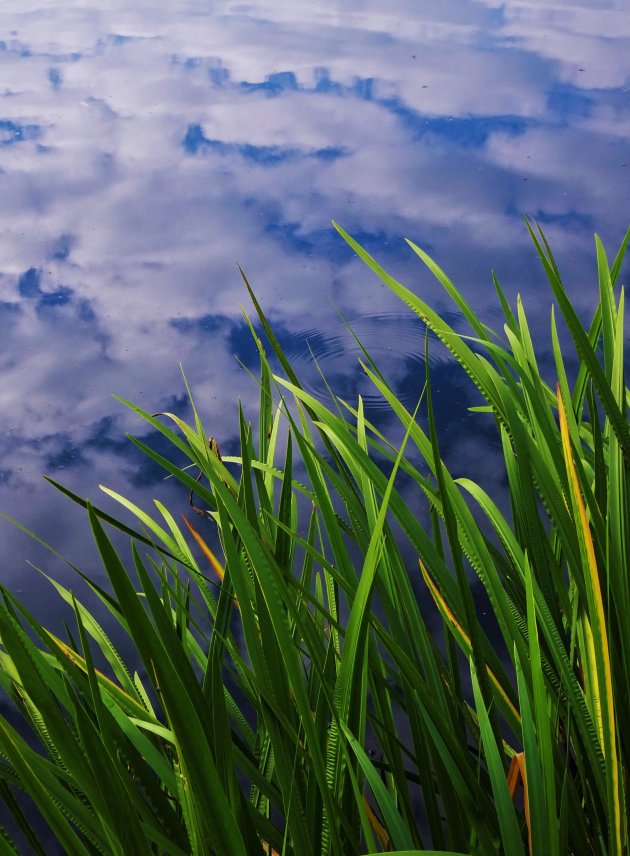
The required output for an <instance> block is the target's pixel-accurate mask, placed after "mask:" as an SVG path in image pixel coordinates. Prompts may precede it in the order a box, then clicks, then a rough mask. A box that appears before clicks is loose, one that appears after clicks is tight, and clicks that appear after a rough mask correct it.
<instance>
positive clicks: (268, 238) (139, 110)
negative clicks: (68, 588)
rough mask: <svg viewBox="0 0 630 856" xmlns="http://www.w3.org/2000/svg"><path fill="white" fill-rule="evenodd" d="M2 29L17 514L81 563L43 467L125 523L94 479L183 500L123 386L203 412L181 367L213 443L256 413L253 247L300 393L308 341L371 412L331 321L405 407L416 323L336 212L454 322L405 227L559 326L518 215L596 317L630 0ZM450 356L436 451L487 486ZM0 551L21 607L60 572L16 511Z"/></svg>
mask: <svg viewBox="0 0 630 856" xmlns="http://www.w3.org/2000/svg"><path fill="white" fill-rule="evenodd" d="M0 22H1V28H0V32H1V33H2V34H4V35H3V40H2V41H1V42H0V64H1V67H2V77H1V81H2V83H1V86H0V93H1V96H2V98H1V107H0V152H1V161H0V182H1V193H0V205H1V206H2V208H3V220H2V224H3V225H2V232H1V237H0V241H1V251H0V323H1V325H2V347H1V349H0V360H1V372H0V399H1V401H2V408H1V411H0V412H1V416H0V419H1V428H0V511H2V512H4V513H5V514H8V515H10V516H12V517H15V518H17V519H18V520H19V521H21V522H22V523H23V524H24V525H26V526H27V527H29V528H30V529H32V530H34V531H36V532H37V533H38V534H39V535H41V536H42V537H43V538H45V539H47V540H49V541H51V542H52V543H53V544H54V546H55V547H56V548H57V549H59V550H60V551H61V552H62V553H64V554H66V555H68V557H69V558H71V559H72V560H73V561H75V562H78V563H83V566H84V567H85V568H86V570H93V571H96V572H97V573H100V572H98V570H97V565H96V563H95V559H94V556H93V553H92V552H91V551H90V550H89V549H88V545H87V540H86V539H87V535H86V534H85V532H84V530H85V528H86V527H85V526H84V524H83V518H82V513H81V512H78V511H77V510H75V509H74V508H72V507H71V506H70V505H69V504H68V503H67V502H65V501H63V500H61V499H60V498H58V495H57V494H56V492H55V491H54V490H53V489H52V488H51V487H50V486H49V485H47V484H46V483H45V482H44V481H43V480H42V476H43V475H44V474H48V475H51V476H52V477H54V478H55V479H58V480H59V481H61V482H62V483H64V484H65V485H67V486H68V487H70V488H71V489H72V490H74V491H76V492H77V493H80V494H81V495H87V496H90V497H92V498H93V499H94V500H95V501H97V502H98V503H99V504H100V505H102V506H103V507H106V508H108V509H110V510H111V509H112V508H113V507H114V506H113V504H112V503H109V504H108V502H107V501H106V499H105V498H100V499H99V491H98V488H97V485H98V484H99V483H104V484H106V485H109V486H110V487H112V488H114V489H116V490H118V491H120V492H121V493H123V494H126V495H129V496H131V497H132V498H133V499H134V500H135V501H136V502H138V503H139V504H141V505H143V507H148V506H149V504H150V502H151V500H152V498H153V497H155V496H159V497H160V498H162V499H163V500H165V501H166V502H167V503H168V502H169V500H172V501H173V502H175V503H176V502H181V491H179V492H178V491H176V489H175V486H174V485H173V484H172V482H164V481H163V480H162V475H161V473H157V472H156V471H155V470H154V469H153V468H151V467H148V466H147V465H146V463H145V462H144V461H142V460H141V459H140V458H139V457H138V455H137V454H136V452H135V451H134V450H133V448H132V447H131V445H130V444H129V443H128V442H127V441H126V440H125V437H124V435H125V432H126V431H132V432H133V431H136V432H141V433H142V432H145V433H146V429H144V428H143V427H142V425H140V424H139V423H138V421H137V419H136V418H135V417H134V416H133V414H130V413H129V412H127V411H125V409H124V408H123V407H122V406H121V405H120V404H119V403H118V402H117V401H115V400H114V399H113V398H112V397H111V395H112V393H116V394H118V395H120V396H123V397H125V398H128V399H130V400H132V401H134V402H136V403H138V404H139V405H141V406H143V407H146V408H147V409H148V410H149V411H158V410H174V411H176V412H180V413H182V414H184V415H186V409H185V406H186V405H185V396H184V394H183V393H184V385H183V381H182V377H181V374H180V368H179V365H180V363H181V365H182V366H183V367H184V369H185V372H186V376H187V378H188V380H189V382H190V385H191V387H192V389H193V392H194V395H195V398H196V401H197V403H198V406H199V410H200V412H201V413H202V416H203V418H204V420H205V422H206V425H207V428H208V431H209V433H212V434H213V435H214V436H215V437H217V438H218V439H219V440H220V442H221V447H222V448H223V449H225V448H227V449H229V448H230V444H231V442H232V439H233V437H234V432H235V428H236V425H237V423H236V415H237V398H238V397H240V398H241V399H242V401H243V406H244V408H245V411H246V413H248V414H249V415H251V416H252V418H253V416H254V413H255V410H254V408H255V402H256V399H257V388H256V385H255V383H254V382H253V381H252V380H251V379H250V377H249V376H248V374H247V372H246V371H245V370H244V368H243V365H242V364H244V365H245V367H251V368H254V364H255V351H254V349H253V347H252V344H251V341H250V337H249V333H248V330H247V325H246V323H245V321H244V319H243V316H242V314H241V309H240V305H241V304H243V305H244V306H245V307H246V309H247V308H248V302H247V299H246V298H247V295H246V292H245V289H244V286H243V283H242V280H241V277H240V274H239V271H238V268H237V264H240V265H241V266H242V267H243V269H244V270H245V272H246V273H247V275H248V277H249V279H250V281H251V283H252V285H253V287H254V290H255V292H256V294H257V296H258V298H259V300H260V302H261V303H262V305H263V306H264V308H265V310H266V311H267V313H268V315H269V317H270V318H271V319H272V321H273V322H274V324H275V326H276V329H277V331H278V333H279V335H280V338H281V340H282V342H283V344H284V345H285V346H286V348H287V351H288V353H289V354H290V355H291V357H292V358H293V359H294V361H295V364H296V366H297V367H298V368H299V369H300V371H301V372H302V374H303V376H304V377H305V382H306V384H307V386H309V385H310V386H311V387H312V388H313V389H315V390H320V389H321V385H318V383H319V382H318V379H317V374H316V371H315V369H314V368H313V365H312V362H311V352H313V353H314V354H315V356H316V357H317V359H318V361H319V364H320V365H321V367H322V369H323V370H324V372H325V373H326V374H327V376H328V377H329V378H330V379H331V383H332V385H333V388H334V389H335V390H336V391H337V392H340V393H343V394H344V395H345V396H347V397H352V396H354V395H356V392H357V391H361V392H363V393H364V394H365V395H366V397H367V399H368V403H369V404H370V406H371V407H372V409H373V412H375V413H376V412H378V409H379V405H378V402H377V401H376V400H375V399H374V397H373V396H372V393H371V391H370V390H369V388H368V386H367V384H366V383H365V381H364V380H362V378H361V376H360V372H359V371H358V368H357V358H358V356H359V351H358V348H357V346H356V344H355V342H354V340H353V338H352V335H351V334H350V332H349V331H348V330H347V329H346V328H345V327H344V325H343V323H342V322H341V321H340V319H339V315H338V312H340V313H341V314H342V315H343V316H344V318H346V319H347V320H348V321H349V322H350V323H351V324H352V325H353V326H354V328H355V329H356V332H357V334H358V335H359V337H360V338H361V339H362V340H363V341H364V343H365V344H366V346H367V347H368V348H369V349H370V350H371V351H372V353H373V355H374V356H375V357H376V358H377V360H378V361H379V363H380V365H381V367H382V368H383V370H384V372H385V373H386V374H388V376H389V377H391V378H393V380H394V382H395V384H396V386H397V388H398V390H399V391H400V392H401V394H403V396H408V400H409V401H412V400H414V399H415V398H416V396H417V394H418V392H419V390H420V387H421V385H422V382H423V377H424V374H423V372H424V369H423V357H422V353H423V337H422V331H421V329H420V327H419V325H418V323H417V321H416V320H415V319H414V318H413V316H410V315H409V314H408V312H407V311H406V309H405V307H404V306H402V305H400V304H398V303H397V302H396V301H395V300H394V299H393V298H392V297H391V296H390V295H388V293H387V292H386V290H385V289H384V288H383V287H382V286H380V285H379V283H378V282H377V281H376V280H375V278H374V277H373V276H372V275H371V274H369V272H368V271H367V270H366V269H365V268H364V267H363V266H362V264H361V263H360V262H359V261H358V260H357V259H356V258H355V257H354V256H353V254H352V253H351V252H350V251H349V249H348V248H347V247H346V245H345V244H344V243H343V241H342V240H341V239H340V238H339V236H338V235H337V234H336V233H335V232H334V230H333V228H332V226H331V220H332V219H334V220H336V221H337V222H339V223H340V224H341V225H343V227H344V228H345V229H347V230H348V231H349V232H350V233H352V234H353V235H354V236H355V237H356V238H357V239H358V240H359V241H361V242H362V243H363V244H364V245H365V246H366V247H367V248H368V249H369V250H370V251H371V252H372V253H373V254H375V255H376V256H377V258H378V259H379V260H380V261H381V263H382V264H383V265H384V266H385V267H386V268H387V269H388V270H390V272H392V273H393V274H394V275H396V276H397V277H398V278H399V279H401V280H402V281H403V282H405V283H406V284H407V285H408V286H410V287H411V288H414V289H416V290H418V291H419V292H420V293H422V294H423V296H424V297H425V299H428V300H429V301H430V302H432V303H433V304H434V305H435V306H436V308H438V309H441V310H444V309H447V308H448V304H447V303H446V301H445V300H444V298H443V297H442V295H441V293H440V290H439V288H438V287H437V285H436V283H435V281H434V280H433V278H432V276H431V275H430V273H429V272H428V271H427V270H426V269H425V268H424V267H423V266H422V264H421V263H420V262H419V260H418V259H417V258H416V257H415V256H414V255H413V253H412V252H411V251H410V250H409V248H408V247H407V245H406V244H405V243H404V241H403V238H404V237H409V238H411V239H412V240H414V241H415V242H416V243H417V244H419V245H420V246H421V247H423V248H424V249H426V250H427V251H428V252H429V253H430V254H431V255H432V256H433V258H435V260H436V261H437V262H438V263H439V264H440V265H441V266H442V267H443V268H445V270H446V271H447V272H448V273H449V275H450V276H451V278H452V279H453V280H454V281H455V282H456V283H457V284H458V285H459V286H460V287H461V288H462V290H463V291H464V293H465V295H466V296H467V298H468V299H469V301H471V302H472V303H473V304H474V306H475V307H476V308H477V309H478V310H479V312H480V313H481V314H482V316H483V317H484V318H485V319H486V320H487V321H488V323H490V324H492V323H493V320H497V319H498V313H497V311H496V298H495V292H494V289H493V287H492V281H491V276H490V271H491V269H492V268H494V269H495V270H496V272H497V274H498V275H499V277H500V279H501V282H502V284H503V285H504V287H505V289H506V291H507V292H508V294H509V295H510V297H511V299H514V298H515V296H516V294H517V293H521V294H522V296H523V299H524V302H525V305H526V307H527V308H528V312H529V317H530V323H531V325H532V327H533V329H534V331H537V333H538V335H540V337H541V338H542V340H543V341H545V340H546V337H547V335H548V328H549V320H548V319H549V304H550V296H549V293H548V291H547V289H546V286H545V284H544V281H543V276H542V271H541V269H540V266H539V263H538V262H537V260H536V257H535V253H534V250H533V247H532V245H531V242H530V239H529V237H528V235H527V232H526V229H525V226H524V224H523V221H522V214H528V215H531V216H532V217H534V218H536V219H537V220H538V222H539V223H540V224H541V225H542V226H543V228H544V229H545V232H546V234H547V236H548V238H549V240H550V243H551V245H552V247H553V249H554V252H555V253H556V256H557V258H558V260H559V263H560V265H561V268H562V270H563V272H564V274H565V279H566V282H567V285H568V289H569V293H570V295H571V297H572V299H573V301H574V303H575V305H576V307H577V308H578V310H579V311H580V312H585V313H586V312H588V309H589V307H591V306H592V305H593V303H594V300H595V296H596V271H595V265H594V245H593V237H592V236H593V232H594V231H595V230H597V231H598V233H599V234H600V235H601V236H602V238H603V240H604V242H605V244H606V246H607V247H608V249H609V252H610V253H611V254H612V253H613V252H614V251H615V250H616V247H617V245H618V244H619V242H620V240H621V238H622V236H623V233H624V231H625V228H626V227H627V225H628V222H629V221H630V211H629V208H628V198H629V195H630V194H629V191H630V70H629V67H628V56H630V16H628V14H627V9H626V5H625V3H622V2H621V0H609V2H602V3H599V4H597V9H596V8H594V4H591V3H576V2H573V0H571V2H552V3H550V2H533V1H532V0H530V2H525V1H524V2H519V0H512V2H498V0H478V2H472V0H447V2H444V0H423V2H417V0H416V2H409V0H391V2H390V3H388V4H387V7H386V10H385V6H384V4H383V3H377V2H374V0H346V2H344V3H343V4H342V3H335V2H326V0H319V2H316V3H310V4H304V5H296V4H294V3H288V2H280V0H276V2H274V3H266V2H263V0H261V2H251V3H243V4H238V3H227V2H213V3H208V2H201V0H168V2H166V0H151V2H150V3H149V2H145V0H135V2H132V3H128V2H123V0H108V2H107V3H102V4H99V3H97V2H91V3H86V2H79V0H75V2H71V0H68V2H63V3H59V2H56V0H55V2H53V0H38V2H37V3H35V2H32V0H20V2H17V0H5V2H4V3H3V4H2V10H1V11H0ZM239 361H240V362H239ZM452 368H453V367H452V365H451V364H450V363H449V362H448V361H447V360H445V359H443V358H442V357H440V356H439V354H437V353H436V357H435V366H434V371H435V378H436V381H435V382H436V388H437V390H438V391H441V392H442V399H441V404H440V405H439V406H440V408H441V413H442V419H443V420H446V419H448V422H446V421H444V422H443V424H444V426H445V429H448V430H447V431H446V433H445V435H444V436H445V449H444V452H445V455H446V456H447V457H448V459H449V460H451V461H456V462H458V465H460V464H461V465H463V464H466V465H467V466H468V465H470V468H469V469H468V470H467V471H468V472H469V474H473V475H474V469H475V466H477V468H478V464H476V462H478V461H479V460H480V458H481V457H482V455H483V459H484V470H485V472H486V476H487V477H490V478H492V472H493V468H492V460H493V457H492V456H493V455H494V454H495V453H496V454H497V455H498V451H499V450H498V449H494V450H493V449H484V447H483V443H484V439H483V432H482V431H478V432H477V433H475V432H474V431H472V432H471V431H470V429H469V428H468V427H464V422H463V421H462V414H463V412H464V410H465V407H466V405H467V404H470V403H474V402H473V401H472V400H469V399H468V397H467V396H468V393H467V392H466V391H465V390H462V389H460V388H459V387H457V386H453V383H454V381H453V380H452V377H453V376H454V375H456V374H457V373H456V372H455V373H453V371H452ZM149 439H151V438H149ZM497 460H498V458H497ZM471 470H472V472H471ZM184 501H185V498H184ZM2 538H3V548H4V549H3V560H4V561H3V567H2V582H3V583H5V584H8V585H9V586H10V587H11V588H13V589H15V590H18V591H21V592H22V594H23V596H24V598H25V599H26V601H27V603H30V604H31V605H33V604H34V603H35V602H36V601H39V598H40V597H41V596H42V593H44V592H45V593H46V594H47V593H48V589H46V588H45V587H44V584H43V583H42V582H38V577H37V574H36V573H35V572H34V571H33V570H32V569H31V568H29V567H28V565H27V564H26V561H27V560H29V561H32V562H35V563H39V564H45V567H46V568H47V569H51V568H52V569H54V568H56V567H58V568H63V566H62V565H59V566H57V565H56V564H55V561H54V560H53V559H52V558H51V557H49V556H47V557H46V558H44V556H43V554H42V552H41V551H40V550H39V549H38V547H37V545H36V544H35V543H34V542H32V541H31V540H30V539H28V538H27V537H26V536H25V535H24V534H23V533H22V532H20V531H19V530H17V529H15V528H13V527H11V526H10V525H9V524H4V525H3V527H2ZM40 608H41V603H40Z"/></svg>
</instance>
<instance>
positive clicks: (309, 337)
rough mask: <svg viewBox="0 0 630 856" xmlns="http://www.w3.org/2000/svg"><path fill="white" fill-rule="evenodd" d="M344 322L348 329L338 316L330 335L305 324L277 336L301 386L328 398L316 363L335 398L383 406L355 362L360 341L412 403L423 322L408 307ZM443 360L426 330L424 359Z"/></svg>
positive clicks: (419, 383)
mask: <svg viewBox="0 0 630 856" xmlns="http://www.w3.org/2000/svg"><path fill="white" fill-rule="evenodd" d="M350 326H351V328H352V330H350V329H348V328H347V327H345V326H344V325H343V323H342V322H341V321H339V328H338V332H336V333H335V334H334V335H333V334H329V333H327V332H325V331H322V330H309V329H306V330H301V331H298V332H295V333H291V334H289V335H287V336H286V337H283V341H282V347H283V348H284V350H285V353H286V355H287V357H288V358H289V360H290V361H291V363H292V365H293V367H294V369H295V371H296V373H297V375H298V377H299V378H300V381H301V383H302V384H303V386H304V388H305V389H306V390H307V391H308V392H310V393H311V394H312V395H314V396H316V397H317V398H319V399H321V400H323V399H325V398H327V397H328V392H327V390H326V385H325V383H324V381H323V380H322V378H321V376H320V374H319V373H318V371H317V367H319V370H320V371H321V373H322V374H323V375H324V377H325V378H326V381H327V382H328V384H329V386H330V387H331V389H332V391H333V392H334V393H335V394H336V395H338V396H339V397H340V398H343V399H344V400H346V401H348V403H350V404H355V403H356V398H357V395H358V394H359V393H360V394H361V396H362V398H363V402H364V405H365V407H366V409H367V410H370V411H372V412H374V411H382V412H385V411H388V410H389V409H390V408H389V405H388V404H387V402H386V401H384V399H383V398H382V396H381V395H380V393H379V392H378V391H377V390H376V389H375V388H374V386H373V384H372V383H371V381H370V380H369V379H368V378H367V377H366V376H365V374H364V372H363V369H362V368H361V366H360V365H359V360H361V361H362V362H366V358H365V354H364V353H363V351H362V350H361V346H360V345H359V342H360V343H361V345H362V346H363V348H365V350H366V351H367V352H368V354H369V355H370V357H371V359H372V360H373V361H374V362H375V363H376V365H377V366H378V368H379V369H380V371H381V372H382V373H383V375H384V376H385V378H386V379H387V381H388V383H389V384H390V386H392V387H393V389H394V391H395V392H396V394H397V396H398V397H399V398H400V400H401V401H402V402H403V404H405V406H407V407H414V406H415V404H416V402H417V400H418V397H419V395H420V392H421V390H422V387H423V385H424V380H425V364H424V338H425V329H426V328H425V326H424V324H423V323H422V322H421V321H420V320H419V319H418V318H417V317H415V316H413V315H412V314H410V313H409V312H400V313H395V312H392V313H387V314H379V315H376V314H374V315H366V316H362V317H361V318H358V319H355V320H354V321H353V322H352V324H351V325H350ZM353 333H354V336H353ZM355 336H356V339H355ZM357 339H358V342H357ZM446 359H447V354H446V352H445V350H444V348H443V346H442V345H441V343H440V342H439V341H437V339H436V337H435V336H434V335H433V334H432V333H431V334H430V335H429V362H430V364H431V365H435V364H438V363H443V362H444V361H445V360H446Z"/></svg>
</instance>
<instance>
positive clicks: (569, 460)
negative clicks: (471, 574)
mask: <svg viewBox="0 0 630 856" xmlns="http://www.w3.org/2000/svg"><path fill="white" fill-rule="evenodd" d="M556 394H557V397H558V415H559V419H560V433H561V436H562V451H563V454H564V462H565V466H566V470H567V475H568V477H569V489H570V492H571V503H572V506H573V515H574V520H575V525H576V527H577V531H578V537H579V541H580V552H581V554H582V561H583V572H584V582H585V587H586V594H587V599H588V604H587V606H588V613H589V615H588V618H589V622H590V627H591V630H592V639H593V643H592V652H591V653H594V669H593V673H594V674H593V681H595V680H596V681H597V685H596V686H597V690H598V692H597V695H595V696H593V697H592V703H593V705H594V708H595V709H594V710H592V711H591V713H592V715H593V717H594V719H595V721H596V723H597V725H598V730H599V733H600V741H601V748H602V753H603V755H604V758H605V760H606V783H607V797H608V810H609V813H610V827H611V828H610V831H609V837H610V848H611V853H615V854H617V853H618V854H621V853H622V852H623V844H622V805H623V803H624V800H623V785H622V782H621V781H620V776H619V762H618V756H617V734H616V726H615V708H614V700H613V685H612V670H611V664H610V648H609V645H608V631H607V628H606V614H605V612H604V601H603V598H602V590H601V586H600V580H599V571H598V569H597V561H596V557H595V547H594V544H593V538H592V535H591V528H590V525H589V521H588V515H587V511H586V505H585V503H584V499H583V497H582V491H581V488H580V482H579V479H578V474H577V470H576V466H575V461H574V459H573V450H572V448H571V439H570V435H569V425H568V421H567V415H566V410H565V406H564V402H563V401H562V395H561V392H560V387H559V386H558V387H557V390H556ZM623 838H625V834H624V835H623Z"/></svg>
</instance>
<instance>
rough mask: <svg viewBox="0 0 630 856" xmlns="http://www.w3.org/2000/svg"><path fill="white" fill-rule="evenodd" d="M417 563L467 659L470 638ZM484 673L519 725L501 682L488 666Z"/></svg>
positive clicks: (512, 705)
mask: <svg viewBox="0 0 630 856" xmlns="http://www.w3.org/2000/svg"><path fill="white" fill-rule="evenodd" d="M418 563H419V565H420V570H421V571H422V576H423V578H424V581H425V583H426V584H427V588H428V589H429V591H430V593H431V597H432V598H433V600H434V602H435V605H436V606H437V608H438V610H439V611H440V615H441V616H442V618H443V619H444V621H445V622H446V623H447V624H448V626H449V627H450V629H451V632H452V634H453V636H454V637H455V639H456V641H457V644H458V645H459V647H460V648H461V649H462V651H463V652H464V654H466V656H467V657H468V658H470V656H471V654H472V644H471V641H470V637H469V636H468V634H467V633H466V631H465V630H464V628H463V627H462V625H461V624H460V622H459V621H458V620H457V618H456V617H455V615H454V614H453V611H452V610H451V608H450V607H449V605H448V604H447V602H446V601H445V600H444V598H443V597H442V594H441V592H440V590H439V589H438V587H437V586H436V584H435V583H434V581H433V580H432V579H431V575H430V574H429V572H428V570H427V569H426V567H425V565H424V563H423V562H422V560H421V559H418ZM486 671H487V673H488V677H489V678H490V682H491V683H492V685H493V686H494V687H495V689H496V690H497V692H498V693H499V696H500V697H501V700H502V702H503V703H504V705H505V706H506V707H507V708H508V710H509V711H510V713H511V714H512V716H513V717H514V719H515V720H516V721H517V722H519V723H520V721H521V714H520V713H519V711H518V709H517V708H516V707H515V706H514V704H513V702H512V701H511V700H510V697H509V696H508V694H507V693H506V692H505V690H504V688H503V687H502V685H501V682H500V681H499V679H498V678H497V676H496V675H495V674H494V672H493V671H492V669H491V668H490V666H486Z"/></svg>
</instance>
